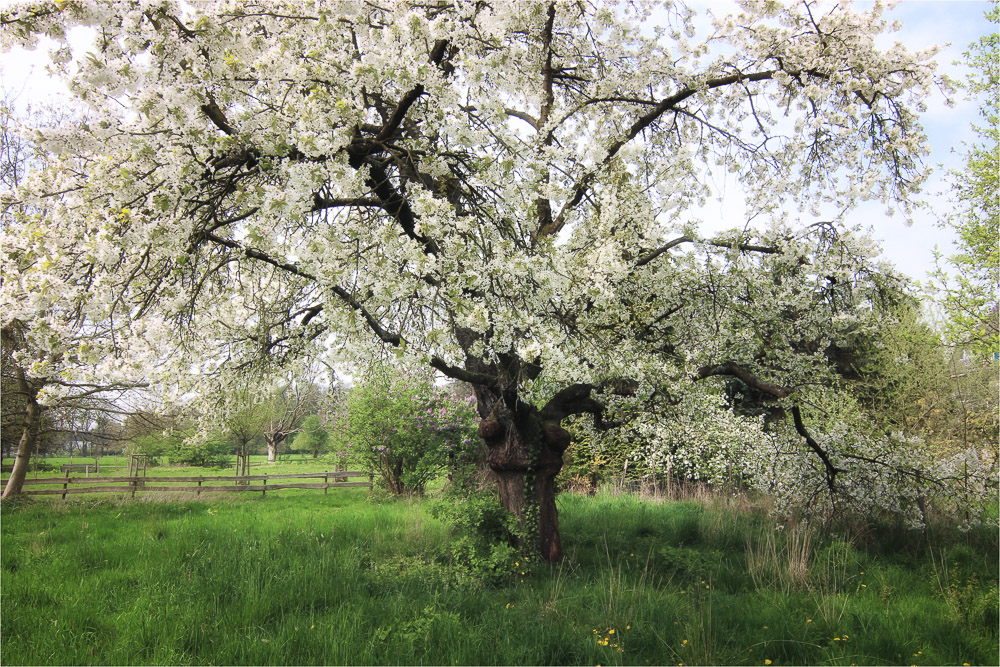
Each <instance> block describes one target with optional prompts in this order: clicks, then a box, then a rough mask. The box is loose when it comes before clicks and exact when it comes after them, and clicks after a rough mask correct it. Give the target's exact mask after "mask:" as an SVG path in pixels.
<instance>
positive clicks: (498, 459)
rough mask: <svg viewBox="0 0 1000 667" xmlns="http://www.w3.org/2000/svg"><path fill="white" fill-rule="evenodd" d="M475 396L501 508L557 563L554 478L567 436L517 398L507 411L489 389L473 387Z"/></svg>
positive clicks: (559, 549) (543, 554) (541, 552)
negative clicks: (494, 474)
mask: <svg viewBox="0 0 1000 667" xmlns="http://www.w3.org/2000/svg"><path fill="white" fill-rule="evenodd" d="M477 396H478V398H479V399H480V412H481V414H482V413H484V412H485V414H484V415H483V416H484V419H483V421H482V422H481V423H480V426H479V435H480V436H481V437H482V438H483V441H484V442H485V443H486V447H487V453H486V462H487V463H488V464H489V466H490V468H492V469H493V471H494V472H495V473H496V475H497V486H498V489H499V492H500V502H501V504H502V505H503V507H504V509H506V510H507V511H508V512H510V513H511V514H513V515H514V516H516V517H517V518H518V520H519V521H520V522H521V525H522V526H523V527H524V528H525V529H526V530H527V531H528V532H529V533H530V534H532V537H533V539H534V541H535V545H534V546H535V547H536V548H537V550H538V553H539V555H540V556H541V557H542V559H543V560H546V561H549V562H555V561H558V560H561V559H562V544H561V541H560V538H559V518H558V513H557V511H556V484H555V477H556V475H557V474H559V470H560V469H561V468H562V464H563V459H562V455H563V452H564V451H565V450H566V447H567V446H569V433H567V432H566V431H565V430H564V429H563V428H562V427H560V426H559V425H558V423H552V422H544V421H543V419H542V415H541V413H539V411H538V410H537V409H536V408H534V407H533V406H530V405H527V404H526V403H523V402H520V401H519V400H517V399H516V398H515V399H514V400H513V401H512V402H513V403H514V406H515V409H514V410H511V409H510V407H508V405H507V402H506V401H503V400H501V399H498V398H497V397H496V396H495V395H493V394H492V393H491V392H489V391H488V390H485V389H477Z"/></svg>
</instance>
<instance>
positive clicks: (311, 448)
mask: <svg viewBox="0 0 1000 667" xmlns="http://www.w3.org/2000/svg"><path fill="white" fill-rule="evenodd" d="M299 428H300V429H301V430H300V431H299V432H298V433H296V434H295V437H294V438H293V439H292V442H291V444H290V445H289V449H291V451H293V452H301V453H306V454H312V457H313V458H314V459H315V458H319V456H320V454H322V453H323V452H325V451H326V449H327V447H328V445H329V443H330V434H329V433H328V432H327V430H326V428H325V427H324V425H323V423H322V420H321V419H320V417H319V415H309V416H307V417H306V418H305V419H303V420H302V424H301V425H300V426H299Z"/></svg>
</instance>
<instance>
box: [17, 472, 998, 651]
mask: <svg viewBox="0 0 1000 667" xmlns="http://www.w3.org/2000/svg"><path fill="white" fill-rule="evenodd" d="M559 506H560V518H561V524H562V533H563V540H564V546H565V549H566V553H567V556H566V558H565V560H564V561H563V562H561V563H559V564H555V565H552V566H546V565H536V566H534V567H533V568H526V567H525V565H526V564H525V563H519V564H518V568H517V569H516V570H515V571H511V572H510V573H509V576H508V577H507V578H506V579H505V580H504V581H505V582H506V583H503V584H501V585H493V586H485V585H483V584H482V583H481V581H480V580H479V579H478V578H477V576H476V574H475V573H474V572H469V571H466V570H463V569H462V568H461V567H460V566H459V565H458V564H457V563H456V562H455V560H454V559H453V557H452V556H451V555H450V552H449V550H448V549H447V545H448V541H449V539H450V537H449V533H448V529H447V527H446V526H444V525H442V524H441V523H440V522H438V521H437V520H436V519H435V518H434V517H433V516H432V515H431V513H430V512H429V511H428V501H422V500H406V501H386V500H379V499H377V498H376V499H370V498H369V496H368V492H367V490H364V489H331V492H330V494H329V495H326V496H324V495H322V494H319V493H315V492H311V493H310V492H303V493H300V494H297V495H287V496H281V497H272V496H271V494H268V497H267V498H260V497H256V496H254V497H246V496H241V497H239V498H235V499H225V500H214V501H212V500H210V501H202V502H115V501H94V500H93V499H90V500H80V501H65V502H62V501H54V502H41V501H33V502H22V503H15V504H5V505H4V506H3V508H2V523H0V531H2V549H0V567H2V570H0V574H2V579H0V602H2V604H0V631H2V643H0V662H2V663H3V664H7V665H12V664H147V663H148V664H190V663H197V664H210V663H211V664H442V665H444V664H447V665H455V664H602V665H612V664H678V663H684V664H765V661H766V660H770V661H772V664H775V665H778V664H845V665H847V664H852V663H854V664H962V663H965V662H968V663H970V664H997V661H998V653H997V621H996V618H997V612H996V604H997V601H996V576H997V573H996V563H997V549H996V542H995V537H996V535H995V533H992V534H991V533H989V532H982V533H980V534H977V535H973V536H972V537H971V538H969V537H965V536H960V535H949V534H946V533H944V532H941V533H940V534H939V535H938V537H937V542H936V543H935V544H934V545H933V549H932V548H931V547H930V546H929V545H928V544H927V543H926V541H924V538H923V537H922V536H920V535H915V536H914V535H911V536H910V538H909V539H910V542H906V543H905V547H906V548H905V549H900V550H896V551H893V552H892V553H883V552H882V551H880V549H879V547H878V545H877V541H876V542H872V543H870V544H869V543H866V542H862V541H859V540H853V541H852V540H849V539H846V538H845V537H843V536H839V537H838V536H833V535H829V534H818V533H810V532H808V531H806V530H805V528H803V527H792V526H789V527H785V528H784V529H783V530H776V526H775V524H774V522H773V521H771V520H769V519H768V518H767V516H766V515H764V514H761V513H753V512H748V511H747V510H746V509H745V508H741V507H737V506H735V505H732V504H729V503H718V502H701V503H699V502H693V501H686V502H665V503H663V502H647V501H644V500H640V499H638V498H636V497H633V496H627V495H621V496H609V495H598V496H596V497H581V496H571V495H564V496H560V498H559ZM893 539H897V540H902V539H903V538H902V537H898V536H894V538H893ZM901 544H902V543H901ZM942 550H943V552H942ZM942 553H943V555H942ZM521 572H525V574H524V575H522V574H521Z"/></svg>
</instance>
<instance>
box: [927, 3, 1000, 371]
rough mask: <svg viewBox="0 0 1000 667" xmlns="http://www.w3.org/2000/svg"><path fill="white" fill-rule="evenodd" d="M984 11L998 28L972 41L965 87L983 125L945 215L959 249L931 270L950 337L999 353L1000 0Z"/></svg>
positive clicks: (986, 353) (984, 352)
mask: <svg viewBox="0 0 1000 667" xmlns="http://www.w3.org/2000/svg"><path fill="white" fill-rule="evenodd" d="M986 17H987V18H988V19H989V20H990V21H991V22H992V23H993V24H994V30H993V32H991V33H990V34H988V35H986V36H985V37H982V38H981V39H980V40H979V41H978V42H976V43H974V44H972V45H971V46H970V48H969V50H968V51H967V52H966V54H965V57H966V62H967V63H968V65H969V66H970V67H971V68H972V69H973V73H972V74H970V76H969V79H968V83H967V87H966V88H967V90H968V91H969V93H970V95H972V96H974V98H975V99H978V100H981V101H982V106H981V107H980V115H981V116H982V119H983V121H984V124H983V125H976V126H974V129H975V131H976V134H977V135H978V139H979V140H978V141H977V142H976V143H975V144H973V145H972V146H971V147H970V148H969V151H968V153H967V155H966V158H965V168H964V169H963V170H961V171H956V172H953V173H952V179H953V186H952V187H953V193H954V197H955V200H956V204H957V206H956V207H955V210H954V212H953V213H951V214H950V215H947V216H946V217H945V219H944V221H943V224H944V225H945V226H946V227H950V228H951V229H953V230H954V231H955V233H956V235H957V239H956V246H957V249H958V252H957V253H955V254H954V255H951V256H950V257H948V258H947V259H946V260H943V261H944V265H942V263H941V262H942V258H941V257H940V256H938V258H937V259H938V262H937V265H936V268H935V270H934V272H933V273H932V274H931V276H932V284H933V285H934V286H935V287H936V288H937V290H938V292H939V294H940V296H941V299H942V303H943V305H944V310H945V313H946V314H947V316H948V320H947V331H948V336H949V339H950V340H951V342H952V343H953V344H955V345H959V346H961V347H963V348H966V349H968V350H969V351H970V352H973V353H974V354H976V355H977V356H979V357H980V358H982V357H994V358H995V357H996V356H997V355H998V354H1000V33H998V28H1000V3H997V2H996V1H995V0H994V2H993V7H992V9H990V10H989V11H987V12H986Z"/></svg>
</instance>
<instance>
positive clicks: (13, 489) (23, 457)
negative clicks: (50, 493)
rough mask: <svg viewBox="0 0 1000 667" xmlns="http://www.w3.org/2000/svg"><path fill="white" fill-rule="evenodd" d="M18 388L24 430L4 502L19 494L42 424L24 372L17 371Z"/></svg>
mask: <svg viewBox="0 0 1000 667" xmlns="http://www.w3.org/2000/svg"><path fill="white" fill-rule="evenodd" d="M17 384H18V388H19V389H20V390H21V392H23V393H24V396H25V406H24V430H23V431H21V440H20V441H19V442H18V444H17V458H16V459H14V469H13V470H12V471H11V473H10V479H8V480H7V486H6V487H4V490H3V495H2V496H0V498H3V499H4V500H6V499H7V498H10V497H11V496H17V495H20V494H21V489H22V487H23V486H24V480H25V478H26V477H27V476H28V463H29V462H30V461H31V451H32V450H33V449H34V448H35V443H36V442H37V441H38V430H39V428H40V426H41V423H42V406H41V405H39V404H38V401H37V400H36V395H37V391H33V388H32V387H31V386H30V384H29V383H28V380H27V378H26V377H25V376H24V372H23V371H21V370H20V369H18V378H17Z"/></svg>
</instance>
